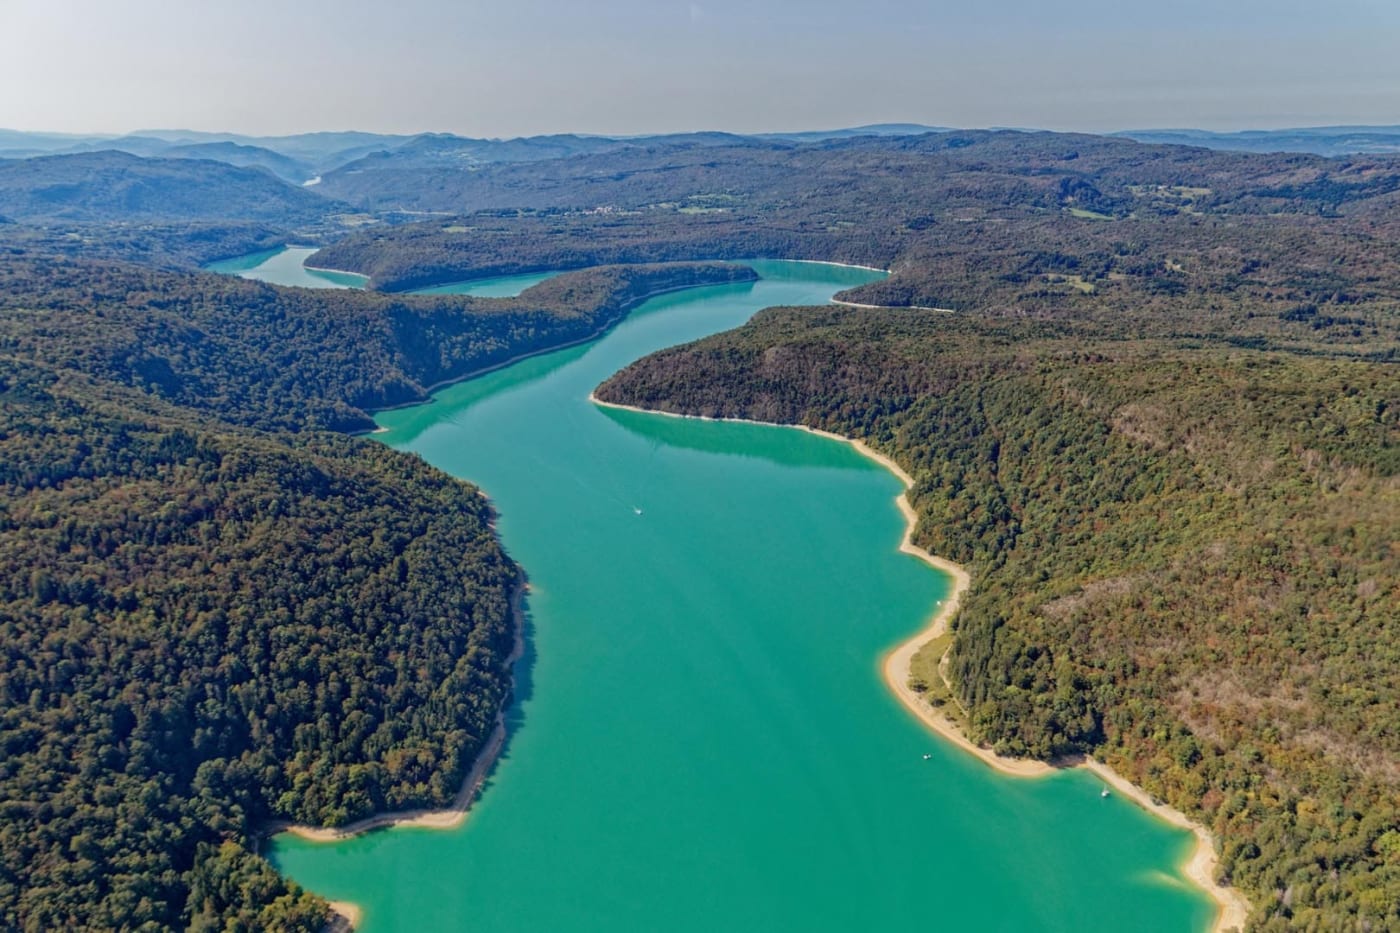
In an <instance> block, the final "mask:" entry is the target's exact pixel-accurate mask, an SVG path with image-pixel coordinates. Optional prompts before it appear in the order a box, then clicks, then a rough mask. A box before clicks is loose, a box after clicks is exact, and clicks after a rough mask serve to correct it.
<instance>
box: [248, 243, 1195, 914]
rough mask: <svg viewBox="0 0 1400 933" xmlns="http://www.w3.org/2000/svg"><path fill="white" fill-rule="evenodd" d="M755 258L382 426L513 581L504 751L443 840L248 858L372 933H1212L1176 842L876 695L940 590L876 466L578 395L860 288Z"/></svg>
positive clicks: (833, 450) (844, 451)
mask: <svg viewBox="0 0 1400 933" xmlns="http://www.w3.org/2000/svg"><path fill="white" fill-rule="evenodd" d="M754 265H755V267H756V268H757V269H758V270H759V272H760V274H762V275H763V277H764V279H763V281H761V282H758V283H752V284H744V285H734V286H723V287H713V288H701V289H693V290H688V291H685V292H680V293H675V294H669V295H664V296H661V297H658V298H656V299H653V300H651V301H649V302H648V303H647V304H646V305H644V306H643V307H641V308H640V309H638V310H637V311H635V312H633V314H632V315H631V316H630V317H629V318H628V320H627V321H625V322H624V323H623V324H621V325H620V326H619V327H618V328H616V329H615V330H614V331H612V332H611V333H609V334H608V335H607V336H605V337H604V338H602V339H601V340H599V341H597V342H595V343H592V344H589V345H587V346H581V347H575V348H571V349H568V350H563V351H560V352H558V353H553V354H549V355H546V356H541V357H536V358H533V359H529V360H525V361H523V362H521V363H518V364H516V365H514V366H511V367H509V368H507V369H504V370H501V371H498V372H495V373H491V374H489V375H486V376H483V377H481V378H479V379H475V380H472V381H470V382H466V383H462V384H459V385H456V386H452V387H450V388H448V389H445V390H444V391H442V392H441V393H439V395H438V396H437V398H436V400H435V401H434V402H433V403H431V404H428V405H424V406H419V407H416V408H410V409H403V410H399V411H392V412H385V413H383V414H381V415H380V416H379V418H378V421H379V423H380V425H381V426H382V427H384V428H386V429H387V430H386V431H385V432H384V433H381V434H379V435H377V436H376V437H377V439H378V440H381V441H383V442H385V443H388V444H390V445H392V446H394V447H397V448H400V449H405V450H412V451H416V452H418V453H420V454H421V455H422V456H424V457H425V458H426V459H427V460H428V461H429V462H431V463H434V464H436V465H438V466H439V467H441V468H443V469H445V470H447V471H448V472H451V473H453V474H454V475H457V476H461V477H463V478H465V479H469V480H471V481H473V482H476V483H479V484H480V485H481V486H482V488H483V489H484V490H485V491H486V492H487V493H488V494H489V495H490V496H491V498H492V500H493V501H494V503H495V505H496V507H497V509H498V510H499V512H500V521H499V526H498V530H499V532H500V534H501V536H502V538H503V540H504V541H505V544H506V546H507V548H508V549H509V550H510V553H511V555H512V556H513V557H514V558H515V559H516V560H518V561H520V562H521V564H522V565H523V566H524V567H525V568H526V570H527V571H528V573H529V575H530V580H531V592H530V595H529V599H528V615H529V620H530V625H529V630H528V635H529V639H530V642H529V649H528V651H527V654H526V657H525V659H524V661H522V664H521V666H520V668H519V670H518V675H517V681H518V690H517V693H518V697H517V701H516V703H515V705H514V706H513V707H512V708H511V710H510V712H509V715H508V721H509V727H510V738H509V741H508V744H507V746H506V750H505V753H504V755H503V757H502V759H501V761H500V763H499V764H498V766H497V767H496V769H495V771H494V772H493V774H492V776H491V778H490V779H489V780H488V782H487V784H486V786H485V788H484V790H483V792H482V794H481V795H480V797H479V799H478V800H477V802H476V803H475V804H474V805H473V808H472V813H471V815H470V817H469V818H468V820H467V821H466V823H465V824H464V825H463V826H461V827H459V828H458V829H455V830H451V831H441V830H430V829H418V828H398V829H394V830H388V831H376V832H372V833H368V834H365V835H363V836H360V837H358V838H355V839H352V840H348V841H345V842H340V843H335V844H317V843H310V842H306V841H303V840H300V839H296V838H294V837H291V836H287V835H285V834H284V835H282V836H278V837H276V838H275V839H274V840H273V841H272V843H271V845H270V846H269V855H270V856H271V857H272V858H273V860H274V861H275V863H276V864H277V865H278V867H279V868H280V869H281V870H283V871H284V872H286V873H287V874H289V875H290V876H291V877H292V878H294V879H296V880H297V881H299V882H301V883H302V884H304V885H306V886H307V887H309V888H310V889H311V890H313V891H316V892H317V893H320V894H322V895H325V896H326V897H328V898H331V899H336V900H348V901H353V902H355V903H357V904H359V905H360V906H361V907H362V908H363V923H362V925H361V929H362V930H363V931H366V933H379V931H391V930H393V931H397V930H404V931H408V930H414V931H418V930H491V931H495V930H502V931H504V930H510V931H522V930H523V931H535V930H570V931H574V930H577V931H591V930H598V931H603V930H607V931H619V930H652V929H665V930H695V931H702V930H703V931H713V930H716V929H730V930H787V929H807V930H831V931H838V930H840V931H845V930H852V929H870V930H884V929H895V928H915V927H922V928H933V929H948V930H961V929H977V930H1017V931H1020V930H1086V929H1088V930H1123V929H1133V930H1164V931H1165V930H1192V929H1202V928H1204V927H1205V926H1206V925H1207V924H1208V923H1209V921H1210V919H1211V917H1212V916H1213V913H1214V910H1213V907H1212V905H1211V903H1210V901H1209V900H1208V899H1207V898H1206V896H1205V895H1204V893H1203V892H1201V891H1199V890H1197V889H1195V888H1193V887H1191V886H1190V885H1188V884H1187V883H1186V882H1185V881H1184V880H1183V879H1182V877H1181V875H1180V873H1179V871H1178V870H1177V868H1176V865H1177V863H1178V862H1179V861H1180V860H1181V859H1182V858H1183V857H1184V856H1185V854H1186V853H1187V852H1188V851H1189V849H1190V847H1191V844H1192V840H1191V837H1190V835H1189V834H1188V833H1186V832H1183V831H1180V830H1176V829H1172V828H1170V827H1168V826H1166V825H1164V824H1163V823H1161V822H1160V821H1158V820H1155V819H1153V818H1152V817H1150V816H1148V815H1147V814H1145V813H1143V812H1142V811H1141V810H1139V809H1138V808H1136V807H1135V806H1133V805H1132V804H1131V803H1129V802H1128V801H1125V800H1121V799H1119V798H1118V797H1117V796H1113V797H1108V798H1103V797H1101V796H1100V793H1099V791H1100V784H1099V783H1098V782H1097V781H1096V780H1095V779H1094V778H1093V777H1092V776H1091V775H1088V774H1086V773H1083V772H1066V773H1061V774H1057V775H1055V776H1053V777H1050V778H1048V779H1044V780H1018V779H1014V778H1007V777H1004V776H1001V775H998V774H996V773H994V772H993V771H991V770H990V769H988V768H987V767H985V766H984V765H982V764H981V763H979V762H977V761H975V760H973V759H972V758H971V757H969V756H967V755H965V754H964V753H962V752H960V751H958V750H957V749H954V748H951V747H949V746H946V745H944V744H943V743H941V742H940V741H939V740H938V739H936V738H935V737H934V736H932V735H931V734H929V733H928V732H927V731H926V730H925V729H924V728H923V727H922V726H921V725H919V724H918V723H917V722H916V721H915V720H914V719H913V718H912V717H911V716H910V715H909V714H908V713H907V712H906V711H905V710H904V709H903V708H902V707H901V706H900V705H899V703H898V701H897V700H896V699H895V698H894V697H893V696H892V695H891V694H890V693H889V691H888V690H887V689H886V688H885V686H884V684H883V682H882V680H881V677H880V672H879V661H880V658H881V656H882V655H883V653H884V652H885V651H886V650H887V649H888V648H890V647H891V646H892V645H894V644H895V643H897V642H899V641H901V640H903V639H905V638H907V637H908V636H910V635H912V634H913V633H914V632H915V631H916V630H918V629H919V628H920V627H921V626H922V624H923V623H924V622H925V621H926V619H927V618H928V617H929V615H931V614H932V612H933V609H934V607H935V605H936V603H937V602H938V601H939V600H940V599H942V598H944V595H945V593H946V592H947V589H948V584H947V580H946V579H945V578H944V577H943V576H942V575H940V574H939V573H937V572H935V571H933V570H932V569H930V568H929V567H927V566H926V565H924V564H923V563H921V562H920V561H918V560H916V559H914V558H912V557H909V556H907V555H902V554H899V553H898V552H897V550H896V548H897V545H898V542H899V540H900V535H901V533H902V531H903V522H902V519H901V517H900V515H899V513H898V511H897V509H896V507H895V505H894V501H893V500H894V497H895V496H896V495H897V494H898V493H899V491H900V488H901V487H900V484H899V482H898V480H896V479H895V477H893V476H892V475H890V474H889V473H888V472H887V471H885V470H884V469H882V468H880V467H878V466H877V465H875V464H873V463H872V462H870V461H869V460H867V459H865V458H863V457H861V456H860V455H859V454H858V453H856V452H855V451H854V450H853V449H852V448H851V447H849V446H848V445H845V444H841V443H839V442H835V441H832V440H828V439H825V438H821V437H816V436H813V435H809V434H806V433H803V432H799V431H794V430H790V429H782V428H771V427H763V426H757V425H745V424H735V423H719V422H701V421H692V420H685V421H682V420H678V419H671V418H664V417H660V416H655V415H648V414H642V413H636V412H629V411H618V410H611V409H602V408H599V407H597V406H595V405H593V404H592V403H590V402H589V401H588V398H587V397H588V394H589V392H590V391H591V390H592V389H593V388H594V387H595V386H596V385H597V384H598V383H599V382H601V381H603V380H604V379H606V378H607V377H608V376H609V375H611V374H612V373H613V372H615V371H616V370H618V369H620V368H621V367H623V366H625V365H626V364H627V363H629V362H631V361H632V360H634V359H637V358H638V357H640V356H642V355H645V354H646V353H649V352H651V351H653V350H655V349H658V348H661V347H664V346H669V345H673V344H676V343H681V342H684V341H687V340H691V339H694V338H696V337H699V336H702V335H705V334H709V333H714V332H717V331H720V330H724V329H727V328H730V327H734V326H736V325H738V324H740V323H742V322H743V321H744V320H746V319H747V318H748V317H749V316H751V315H752V314H753V313H754V312H755V311H756V310H758V309H760V308H763V307H766V306H770V305H777V304H820V303H824V302H826V301H827V300H828V299H829V298H830V296H831V295H832V294H833V293H834V292H836V291H838V290H840V289H842V288H846V287H850V286H852V285H855V284H858V283H860V282H864V281H869V280H870V279H871V278H875V277H878V273H871V272H867V271H863V270H857V269H851V268H846V267H836V266H824V265H811V264H796V263H769V262H763V263H755V264H754ZM926 754H927V755H930V756H931V757H930V758H928V759H925V757H924V756H925V755H926Z"/></svg>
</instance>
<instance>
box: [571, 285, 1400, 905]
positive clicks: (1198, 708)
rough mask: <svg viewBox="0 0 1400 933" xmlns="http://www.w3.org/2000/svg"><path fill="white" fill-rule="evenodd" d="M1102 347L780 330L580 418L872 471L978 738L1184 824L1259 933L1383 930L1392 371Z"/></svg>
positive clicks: (1393, 689)
mask: <svg viewBox="0 0 1400 933" xmlns="http://www.w3.org/2000/svg"><path fill="white" fill-rule="evenodd" d="M1100 327H1101V325H1096V324H1095V323H1094V322H1084V323H1083V324H1079V325H1074V324H1067V323H1064V322H1059V323H1056V322H1045V321H1034V320H1008V319H1004V318H996V317H979V316H965V315H957V314H954V315H950V314H946V313H940V312H931V311H928V312H916V311H909V310H880V309H857V308H847V309H811V308H808V309H772V310H769V311H765V312H763V313H761V314H760V315H759V316H758V317H756V318H755V319H754V320H753V321H752V322H751V323H750V324H749V325H747V326H745V327H743V328H741V329H739V330H738V331H734V332H731V333H729V334H724V335H720V336H717V337H713V338H710V339H708V340H704V341H700V342H698V343H696V344H693V345H690V346H687V347H682V348H677V349H673V350H667V351H662V352H660V353H658V354H655V355H654V356H652V357H649V358H647V359H646V360H643V361H641V362H639V363H636V364H634V365H633V366H631V367H629V368H628V369H626V370H624V371H623V372H622V373H621V374H619V375H618V376H615V377H614V378H613V379H612V380H610V381H609V382H607V383H605V384H604V385H603V386H602V387H600V389H599V390H598V394H599V395H600V397H602V398H604V399H606V400H611V401H617V402H623V403H627V404H634V405H641V406H644V407H648V408H658V409H662V410H667V411H676V412H684V413H690V414H703V415H712V416H726V417H745V418H754V419H759V420H765V421H778V422H786V423H799V424H807V425H810V426H813V427H819V428H823V429H826V430H831V431H836V432H839V433H842V434H846V435H848V436H853V437H858V438H862V439H864V440H867V441H869V442H870V443H872V444H873V445H874V446H876V447H877V448H878V449H880V450H882V451H885V452H887V453H889V454H890V455H891V456H893V457H894V458H895V459H896V460H897V461H898V462H899V463H900V464H901V465H903V466H904V467H905V468H906V469H907V470H908V471H909V472H910V474H911V475H912V476H913V477H914V479H915V486H914V489H913V491H912V494H911V500H912V503H913V505H914V507H915V509H916V511H917V513H918V516H919V523H918V527H917V531H916V534H915V540H916V542H917V543H918V544H920V545H921V546H923V547H925V548H927V549H928V550H930V551H932V552H933V553H937V554H942V555H946V556H948V557H951V558H952V559H954V560H956V561H959V562H961V563H964V564H966V565H967V566H968V568H969V570H970V572H971V573H972V576H973V581H974V583H973V589H972V591H971V593H970V595H969V597H968V599H967V601H966V603H965V606H964V608H963V609H962V611H961V613H960V615H959V616H958V618H957V620H956V623H955V626H956V637H955V639H954V641H953V646H952V649H951V651H950V654H949V658H948V667H949V674H950V680H951V682H952V688H953V690H954V691H955V696H956V698H957V700H958V703H959V704H960V708H961V709H962V710H965V712H966V715H965V717H964V718H965V725H966V726H967V728H968V730H969V731H970V733H971V734H972V735H973V736H974V737H975V738H977V739H979V740H981V741H984V742H987V743H989V744H991V745H992V746H994V747H995V748H996V749H997V750H998V751H1001V752H1004V753H1007V754H1012V755H1030V756H1036V757H1044V758H1051V757H1056V756H1062V755H1069V754H1074V753H1093V754H1094V755H1096V756H1099V757H1101V758H1102V759H1104V760H1105V761H1107V762H1108V763H1109V764H1110V765H1112V766H1113V767H1114V768H1116V769H1118V770H1119V771H1120V772H1121V773H1123V774H1124V775H1125V776H1127V777H1128V778H1129V779H1130V780H1132V781H1134V782H1135V783H1138V784H1140V785H1142V786H1143V787H1145V788H1147V789H1148V790H1149V791H1150V792H1151V793H1153V794H1154V795H1156V796H1159V797H1161V798H1163V799H1165V800H1167V801H1168V802H1170V803H1171V804H1173V805H1174V806H1176V807H1178V808H1180V809H1182V810H1183V811H1185V812H1187V813H1189V814H1191V815H1193V816H1194V817H1195V818H1197V819H1199V820H1201V821H1202V822H1203V823H1205V825H1207V826H1209V827H1210V828H1211V829H1212V830H1213V831H1215V832H1216V833H1217V834H1218V837H1219V839H1220V842H1221V846H1222V852H1221V855H1222V861H1221V872H1222V876H1223V878H1224V879H1225V880H1226V881H1228V882H1230V883H1232V884H1234V885H1237V886H1239V887H1241V888H1242V889H1243V890H1244V891H1245V892H1246V893H1247V894H1248V895H1249V896H1250V898H1251V899H1252V901H1253V903H1254V904H1255V905H1256V914H1255V917H1254V918H1253V919H1254V922H1255V923H1256V925H1257V926H1258V928H1259V929H1265V930H1273V929H1286V928H1293V927H1296V928H1301V929H1394V928H1400V766H1397V762H1400V736H1397V733H1396V729H1395V724H1396V719H1395V710H1396V705H1397V703H1400V653H1397V646H1400V553H1398V552H1397V551H1396V548H1395V530H1396V528H1400V371H1398V370H1397V369H1396V368H1395V367H1394V366H1393V365H1389V364H1377V363H1368V362H1363V361H1356V360H1348V359H1344V358H1328V357H1327V356H1323V355H1322V353H1321V351H1318V352H1315V353H1312V354H1306V355H1302V354H1293V353H1284V352H1278V351H1273V350H1267V349H1266V350H1254V349H1242V348H1239V347H1235V346H1231V345H1229V344H1225V343H1217V344H1214V345H1211V344H1207V345H1205V346H1202V341H1201V340H1200V339H1199V337H1195V336H1193V337H1179V338H1175V339H1167V338H1154V339H1142V338H1138V337H1134V336H1132V335H1130V334H1125V335H1122V336H1120V337H1119V338H1117V339H1110V338H1106V337H1103V336H1099V335H1096V333H1095V332H1096V331H1097V330H1099V329H1100ZM1340 355H1341V354H1338V356H1340ZM930 667H932V665H930Z"/></svg>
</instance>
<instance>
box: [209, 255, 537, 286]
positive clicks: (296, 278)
mask: <svg viewBox="0 0 1400 933" xmlns="http://www.w3.org/2000/svg"><path fill="white" fill-rule="evenodd" d="M316 252H317V250H316V248H315V247H306V246H285V247H283V248H281V249H273V250H264V251H263V252H259V253H249V254H247V255H246V256H235V257H234V258H232V259H221V260H220V261H218V262H211V263H209V265H207V266H205V267H204V268H205V269H208V270H209V271H210V272H222V273H224V274H226V275H237V276H241V277H242V278H245V279H253V280H255V281H259V282H271V283H272V284H273V285H297V286H300V287H302V288H364V287H365V286H366V285H367V284H369V278H368V277H367V276H363V275H359V274H357V273H354V272H328V271H325V270H322V269H308V268H306V266H305V265H303V264H304V263H305V262H306V261H307V259H309V258H310V257H311V256H313V255H315V253H316ZM557 274H558V273H555V272H536V273H530V274H528V275H502V276H496V277H493V278H485V279H471V280H469V281H465V282H449V283H447V284H446V285H434V286H431V287H429V288H417V289H414V290H412V291H410V292H407V293H406V294H409V295H473V296H475V297H477V298H514V297H515V296H516V295H519V294H520V293H521V292H523V291H524V290H525V289H527V288H529V287H530V286H531V285H538V284H539V283H541V282H543V281H544V280H545V279H549V278H553V277H554V276H555V275H557Z"/></svg>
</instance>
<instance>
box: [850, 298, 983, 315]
mask: <svg viewBox="0 0 1400 933" xmlns="http://www.w3.org/2000/svg"><path fill="white" fill-rule="evenodd" d="M831 303H832V304H834V305H842V306H844V307H847V308H869V309H870V310H872V311H937V312H939V313H940V314H957V313H958V312H956V311H954V310H953V309H952V308H930V307H927V306H925V305H867V304H861V303H860V302H859V301H842V300H841V299H839V298H833V299H831Z"/></svg>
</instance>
